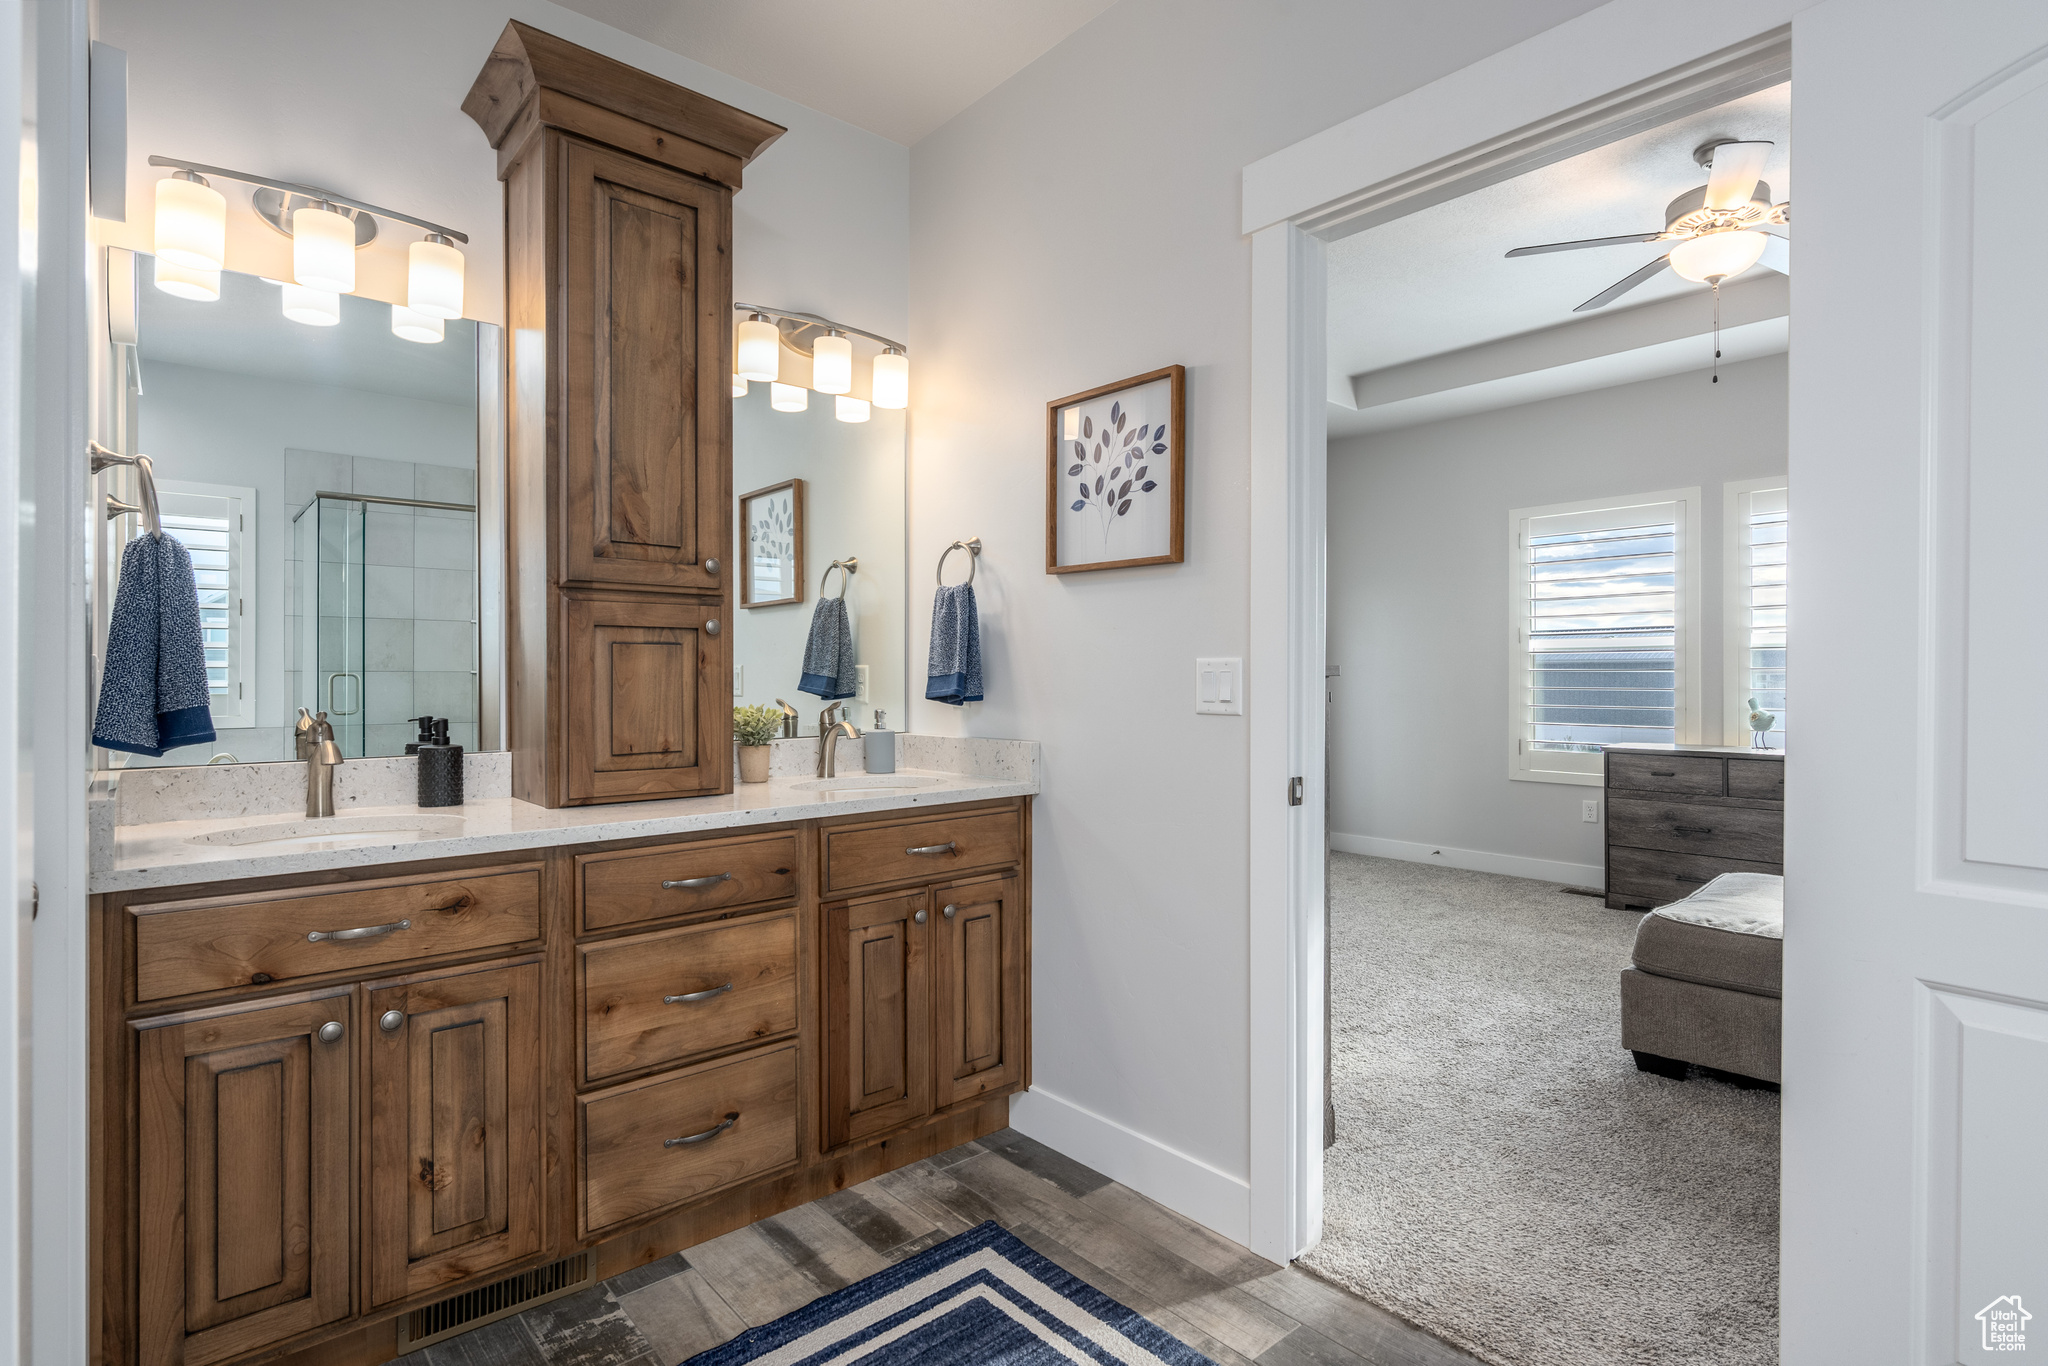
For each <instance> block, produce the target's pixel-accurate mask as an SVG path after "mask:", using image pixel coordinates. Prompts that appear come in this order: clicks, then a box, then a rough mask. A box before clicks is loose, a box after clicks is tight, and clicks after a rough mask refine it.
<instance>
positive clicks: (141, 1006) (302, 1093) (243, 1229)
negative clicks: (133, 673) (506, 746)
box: [92, 735, 1037, 1366]
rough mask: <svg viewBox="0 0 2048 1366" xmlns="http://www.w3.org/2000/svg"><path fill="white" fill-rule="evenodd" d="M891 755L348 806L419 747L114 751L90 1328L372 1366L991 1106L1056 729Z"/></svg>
mask: <svg viewBox="0 0 2048 1366" xmlns="http://www.w3.org/2000/svg"><path fill="white" fill-rule="evenodd" d="M813 749H815V745H814V744H813V743H811V742H783V743H781V744H778V746H777V751H778V760H779V761H780V762H779V766H781V767H785V768H790V767H798V766H799V760H800V759H801V758H803V757H805V755H806V753H807V752H808V751H811V750H813ZM901 750H902V755H903V759H904V761H905V762H904V766H903V768H902V769H901V770H900V771H899V772H897V773H893V774H887V775H883V774H876V775H866V774H862V773H859V772H854V773H842V776H839V777H836V778H833V779H819V778H817V777H816V776H814V770H813V769H811V768H810V766H809V765H808V764H803V765H802V771H799V772H796V773H790V774H787V775H785V776H776V777H773V778H771V779H770V781H768V782H767V783H763V784H746V785H740V786H738V787H737V788H736V790H735V791H734V792H732V793H730V794H725V795H715V796H708V797H698V798H689V799H683V800H675V801H664V802H650V803H634V804H631V805H621V806H609V807H575V808H561V809H554V810H550V809H546V808H542V807H538V806H533V805H529V804H527V803H525V802H522V801H519V800H517V799H514V798H512V797H511V796H509V795H507V792H508V789H507V783H508V777H507V773H506V770H507V767H508V765H507V762H506V758H505V756H503V755H490V756H474V757H472V759H471V765H472V772H471V787H472V794H473V795H472V797H471V800H470V801H469V803H468V804H467V805H465V806H463V807H459V808H454V809H453V810H452V811H450V812H440V811H436V812H422V811H418V810H416V809H411V808H409V807H406V806H401V805H372V804H368V803H366V802H354V801H351V799H350V792H349V788H348V786H347V784H348V783H349V782H350V780H351V779H355V780H356V785H357V787H358V789H359V794H358V795H360V796H362V797H366V798H373V799H374V798H375V797H377V796H379V795H388V794H380V793H378V792H377V791H376V787H377V784H378V783H379V782H380V781H387V779H386V777H385V775H382V774H376V773H371V772H368V771H367V770H371V769H374V768H376V767H378V766H379V764H380V763H381V764H382V765H388V766H389V768H390V769H391V770H392V771H393V772H394V773H396V771H398V770H400V769H402V768H403V767H404V766H405V765H406V764H407V763H408V762H409V761H406V760H402V759H392V760H384V761H374V760H372V761H357V762H355V763H351V764H349V765H344V766H343V768H342V769H341V770H340V773H339V775H338V776H339V778H340V779H341V780H342V782H343V784H344V787H343V791H342V794H341V796H340V798H339V801H340V803H341V806H340V813H339V814H338V815H336V816H334V817H329V818H324V819H320V820H308V819H305V818H303V817H301V816H297V815H295V814H293V813H292V812H291V811H290V810H289V809H286V810H282V811H276V810H274V811H271V812H266V813H258V814H228V815H224V816H219V817H214V818H210V819H198V820H190V819H188V820H162V819H151V818H152V817H160V816H162V815H165V814H179V812H178V810H177V808H183V810H184V811H189V810H190V809H192V805H193V804H194V803H195V802H199V801H211V802H212V803H214V804H215V805H216V806H217V807H219V806H226V807H234V806H236V805H237V804H247V803H248V802H250V801H251V800H258V801H260V800H261V798H260V797H258V798H254V799H252V798H251V797H250V796H249V795H248V792H247V782H246V781H243V782H242V783H240V784H239V785H238V784H237V783H236V781H235V779H236V778H238V777H240V778H243V779H245V780H246V778H247V775H248V774H249V772H250V770H246V769H245V770H243V771H242V773H241V774H237V773H236V771H235V770H232V769H226V768H215V769H196V770H195V769H185V770H144V771H138V772H136V773H133V774H130V775H128V783H127V785H126V786H125V787H124V790H123V792H122V793H121V796H120V797H119V798H118V799H116V800H117V801H118V802H119V803H120V805H121V809H122V810H123V812H124V814H123V815H122V816H120V817H117V819H118V820H119V821H120V823H118V824H114V825H113V826H112V828H111V836H112V838H111V842H110V843H109V844H108V845H106V847H104V848H103V850H102V852H101V866H100V867H99V868H98V870H97V871H96V872H95V875H94V884H93V885H94V888H95V891H96V895H95V896H94V898H93V909H92V917H93V919H92V929H93V946H94V958H95V963H96V971H95V975H94V980H93V1001H92V1020H93V1024H94V1030H95V1038H94V1043H93V1046H94V1057H95V1078H96V1087H95V1093H94V1106H95V1111H96V1116H95V1126H94V1127H95V1131H96V1133H98V1134H99V1135H100V1144H101V1147H100V1151H99V1152H98V1153H96V1155H95V1156H96V1159H97V1161H96V1169H97V1193H98V1209H99V1211H100V1216H101V1217H100V1218H99V1219H98V1220H97V1221H96V1231H97V1234H98V1239H99V1246H100V1255H99V1257H98V1258H97V1269H98V1274H99V1277H100V1287H99V1289H100V1302H101V1305H102V1317H101V1323H100V1331H101V1334H102V1348H101V1353H100V1356H101V1359H102V1360H105V1361H110V1362H137V1363H141V1364H142V1366H170V1364H171V1363H186V1364H187V1366H202V1364H203V1363H212V1362H229V1361H233V1362H242V1361H259V1360H263V1361H268V1360H285V1361H300V1362H306V1363H311V1362H316V1361H317V1362H320V1363H323V1364H324V1363H358V1362H359V1363H365V1366H367V1364H368V1363H373V1362H382V1361H386V1360H389V1359H390V1358H392V1357H394V1356H398V1355H401V1354H402V1353H403V1352H405V1351H407V1350H411V1348H412V1347H413V1346H414V1345H416V1344H418V1343H420V1342H421V1341H423V1340H429V1339H433V1338H435V1337H437V1336H438V1335H439V1334H441V1333H444V1332H447V1331H452V1330H459V1329H461V1328H465V1327H473V1326H475V1325H476V1324H477V1323H479V1322H481V1321H483V1320H484V1319H485V1318H486V1317H487V1316H489V1315H490V1314H492V1313H494V1312H497V1311H499V1310H502V1309H505V1308H517V1307H520V1306H522V1305H524V1304H528V1303H532V1302H533V1301H534V1299H535V1298H537V1297H539V1296H542V1295H545V1294H547V1293H550V1292H551V1291H553V1290H559V1289H561V1288H565V1287H573V1286H577V1285H581V1284H584V1283H587V1282H588V1281H589V1280H590V1279H591V1278H592V1277H597V1278H602V1277H606V1276H611V1275H615V1274H617V1273H619V1272H621V1271H623V1270H626V1269H628V1268H630V1267H634V1266H638V1265H641V1264H643V1263H645V1262H648V1261H651V1260H654V1259H656V1258H658V1257H661V1256H665V1255H667V1254H669V1253H671V1252H675V1251H678V1250H680V1249H683V1248H686V1247H688V1246H690V1245H691V1244H693V1243H696V1242H700V1241H702V1240H704V1239H706V1238H710V1237H715V1236H716V1235H718V1234H720V1233H723V1232H726V1231H728V1230H730V1229H733V1228H737V1227H740V1226H742V1225H744V1224H747V1223H751V1222H753V1221H754V1220H756V1219H760V1218H763V1217H766V1216H767V1215H769V1214H772V1213H775V1212H777V1211H780V1210H783V1209H787V1208H789V1207H791V1206H794V1205H797V1204H801V1203H803V1202H805V1201H808V1200H811V1199H815V1198H817V1197H818V1196H820V1195H825V1194H829V1193H830V1192H832V1191H834V1190H838V1189H841V1188H843V1187H845V1186H847V1185H850V1184H853V1183H856V1182H859V1181H862V1180H865V1179H867V1178H868V1177H870V1176H873V1175H876V1174H878V1173H880V1172H883V1171H887V1170H890V1169H893V1168H895V1167H898V1166H901V1165H903V1164H905V1163H908V1162H912V1161H916V1160H918V1159H919V1158H921V1157H924V1156H927V1155H929V1154H931V1153H934V1152H937V1151H941V1150H943V1149H945V1148H948V1147H951V1146H954V1145H957V1144H959V1143H962V1142H965V1141H967V1140H968V1139H970V1138H974V1137H977V1136H979V1135H982V1134H985V1133H989V1132H991V1131H993V1130H995V1129H998V1128H1000V1127H1002V1126H1003V1125H1004V1124H1005V1123H1007V1118H1008V1099H1007V1098H1008V1097H1009V1096H1010V1095H1011V1094H1012V1093H1014V1092H1016V1091H1018V1090H1021V1089H1022V1088H1023V1087H1024V1086H1026V1085H1027V1084H1028V1082H1029V1077H1030V1031H1029V1028H1028V1020H1027V1010H1028V1006H1027V1002H1028V1001H1029V943H1030V907H1029V887H1030V840H1031V824H1030V799H1031V796H1032V794H1033V793H1034V792H1035V791H1036V790H1037V773H1036V747H1035V746H1034V745H1031V744H1029V743H1026V742H1013V741H971V740H969V741H962V740H950V741H942V740H933V739H929V738H927V737H921V736H915V735H906V736H903V737H901ZM785 751H787V753H788V758H787V759H784V757H783V756H784V752H785ZM853 753H854V747H853V746H851V745H849V746H848V757H849V758H850V757H851V756H852V754H853ZM280 767H282V766H280ZM856 767H857V765H856ZM351 769H355V770H358V773H354V774H352V773H351ZM286 772H287V773H289V770H288V769H287V770H286Z"/></svg>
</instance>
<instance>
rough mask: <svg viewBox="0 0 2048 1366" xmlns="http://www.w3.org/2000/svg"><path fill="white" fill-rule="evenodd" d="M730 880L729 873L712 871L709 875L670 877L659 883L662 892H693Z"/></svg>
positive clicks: (730, 875)
mask: <svg viewBox="0 0 2048 1366" xmlns="http://www.w3.org/2000/svg"><path fill="white" fill-rule="evenodd" d="M730 881H732V874H731V873H713V874H711V875H710V876H709V877H679V878H672V879H670V880H669V881H667V882H664V883H662V884H661V890H663V891H664V892H694V891H697V890H699V889H700V888H704V887H716V886H717V885H718V884H719V883H721V882H730Z"/></svg>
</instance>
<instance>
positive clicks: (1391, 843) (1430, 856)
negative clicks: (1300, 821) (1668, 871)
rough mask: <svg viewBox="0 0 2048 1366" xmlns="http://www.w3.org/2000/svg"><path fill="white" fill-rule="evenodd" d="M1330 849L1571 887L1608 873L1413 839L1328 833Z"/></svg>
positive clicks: (1599, 882) (1591, 866) (1595, 883)
mask: <svg viewBox="0 0 2048 1366" xmlns="http://www.w3.org/2000/svg"><path fill="white" fill-rule="evenodd" d="M1330 847H1331V848H1332V849H1340V850H1342V851H1343V852H1345V853H1347V854H1373V855H1376V856H1377V857H1379V858H1398V859H1406V860H1408V861H1409V862H1410V863H1440V864H1442V865H1444V866H1445V867H1447V868H1469V869H1470V870H1472V871H1473V872H1475V873H1505V874H1506V875H1507V876H1509V877H1532V878H1535V879H1536V880H1537V881H1539V882H1564V883H1569V884H1570V885H1571V886H1574V887H1605V886H1606V885H1607V870H1606V869H1604V868H1602V867H1601V866H1600V865H1599V864H1597V863H1564V862H1561V861H1559V860H1557V859H1547V858H1523V857H1522V856H1521V855H1520V854H1490V853H1488V852H1486V851H1485V850H1484V849H1454V848H1452V847H1451V846H1450V845H1448V844H1442V845H1438V844H1417V843H1416V842H1415V841H1413V840H1383V839H1381V838H1380V837H1379V836H1377V835H1341V834H1338V833H1337V832H1335V831H1332V832H1331V833H1330Z"/></svg>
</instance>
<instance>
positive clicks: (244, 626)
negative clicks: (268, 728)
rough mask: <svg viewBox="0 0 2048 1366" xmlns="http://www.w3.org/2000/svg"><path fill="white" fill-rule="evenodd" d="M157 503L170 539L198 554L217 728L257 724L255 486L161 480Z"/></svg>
mask: <svg viewBox="0 0 2048 1366" xmlns="http://www.w3.org/2000/svg"><path fill="white" fill-rule="evenodd" d="M157 502H158V505H159V507H160V509H161V510H162V513H163V524H164V535H166V536H171V537H174V538H176V539H177V540H178V542H179V543H180V544H182V545H183V546H184V547H185V549H186V551H187V552H189V553H190V554H191V556H192V577H193V580H194V582H195V584H196V586H197V588H198V590H199V631H200V638H201V644H202V647H203V649H204V650H205V653H206V687H207V695H208V700H209V704H210V706H211V707H212V710H213V724H214V726H215V728H216V729H218V728H220V727H222V726H249V725H253V724H255V720H254V718H255V708H256V697H255V692H256V681H255V669H254V656H255V640H256V619H255V615H254V608H255V604H254V603H253V602H251V601H250V597H251V593H250V589H251V587H252V585H251V584H250V582H249V578H248V575H247V573H246V563H247V559H248V555H247V548H248V547H249V546H250V544H251V543H252V542H253V539H254V538H253V537H252V536H251V535H250V534H249V527H248V522H249V521H250V519H251V518H252V517H253V514H254V510H255V506H256V495H255V491H254V490H253V489H241V488H231V487H222V486H218V485H211V484H185V483H173V482H171V481H169V480H164V481H160V482H159V484H158V487H157Z"/></svg>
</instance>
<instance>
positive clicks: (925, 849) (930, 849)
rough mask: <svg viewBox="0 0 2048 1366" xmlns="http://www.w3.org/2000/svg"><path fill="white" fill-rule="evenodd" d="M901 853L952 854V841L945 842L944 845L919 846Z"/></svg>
mask: <svg viewBox="0 0 2048 1366" xmlns="http://www.w3.org/2000/svg"><path fill="white" fill-rule="evenodd" d="M903 852H904V853H906V854H924V855H930V854H950V853H953V852H954V841H952V840H947V841H946V842H945V843H944V844H920V845H918V846H917V847H916V848H914V849H905V850H904V851H903Z"/></svg>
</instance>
